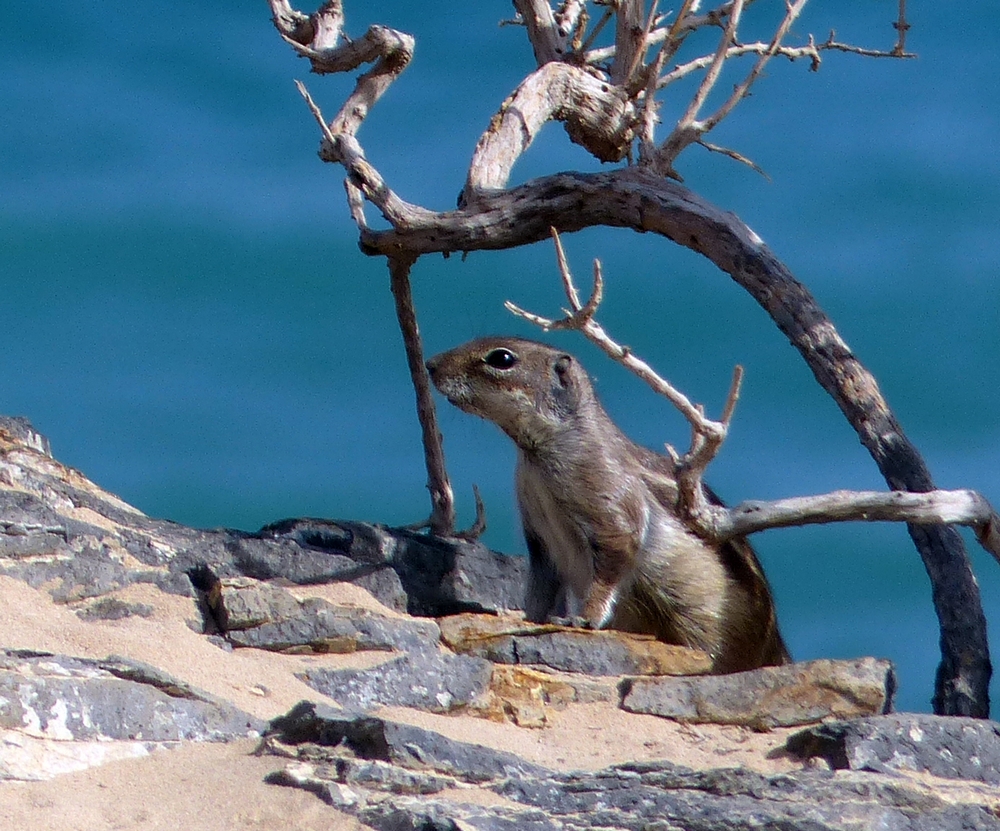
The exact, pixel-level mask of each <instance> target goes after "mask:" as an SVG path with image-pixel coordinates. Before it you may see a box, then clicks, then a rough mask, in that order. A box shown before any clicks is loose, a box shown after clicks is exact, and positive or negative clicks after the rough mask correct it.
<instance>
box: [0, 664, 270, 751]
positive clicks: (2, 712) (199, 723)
mask: <svg viewBox="0 0 1000 831" xmlns="http://www.w3.org/2000/svg"><path fill="white" fill-rule="evenodd" d="M172 692H173V693H175V694H171V693H172ZM176 693H179V694H176ZM263 728H264V724H263V723H262V722H261V721H260V720H258V719H256V718H254V717H252V716H250V715H248V714H247V713H244V712H242V711H240V710H237V709H236V708H235V707H232V706H231V705H229V704H226V703H223V702H219V701H215V700H212V699H211V697H210V696H208V695H207V694H201V695H199V694H198V693H197V692H195V691H193V690H191V688H190V687H187V686H186V685H184V684H182V683H181V682H178V681H176V680H173V679H170V678H169V676H167V675H166V674H165V673H162V672H160V671H158V670H155V669H153V668H149V667H145V666H144V665H142V664H135V663H132V662H128V661H124V660H121V659H118V660H114V659H112V660H109V661H106V662H102V661H90V660H83V659H79V658H71V657H68V656H65V655H37V654H32V653H27V654H26V653H20V654H19V653H17V652H5V653H0V729H11V730H20V731H23V732H25V733H26V734H27V735H30V736H35V737H39V738H46V739H54V740H61V741H75V740H93V739H97V740H135V741H148V742H169V741H181V740H187V741H228V740H230V739H232V738H235V737H242V736H247V735H252V734H254V733H259V732H261V731H262V730H263Z"/></svg>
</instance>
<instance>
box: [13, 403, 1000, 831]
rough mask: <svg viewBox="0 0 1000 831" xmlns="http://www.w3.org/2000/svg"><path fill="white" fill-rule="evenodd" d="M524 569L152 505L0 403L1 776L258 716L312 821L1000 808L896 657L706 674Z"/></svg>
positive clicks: (802, 818)
mask: <svg viewBox="0 0 1000 831" xmlns="http://www.w3.org/2000/svg"><path fill="white" fill-rule="evenodd" d="M523 576H524V575H523V561H522V560H521V559H520V558H518V557H508V556H505V555H502V554H497V553H495V552H492V551H489V550H488V549H486V548H484V547H483V546H480V545H477V544H474V543H469V542H464V541H459V540H441V539H435V538H431V537H428V536H425V535H422V534H418V533H414V532H411V531H406V530H400V529H391V528H385V527H382V526H378V525H370V524H365V523H359V522H341V521H337V522H333V521H328V520H315V519H296V520H286V521H282V522H277V523H274V524H272V525H269V526H267V527H265V528H262V529H261V530H260V531H258V532H255V533H247V532H242V531H234V530H226V529H215V530H196V529H192V528H186V527H183V526H180V525H177V524H175V523H171V522H166V521H162V520H154V519H151V518H149V517H147V516H145V515H144V514H142V513H141V512H140V511H138V510H137V509H135V508H133V507H131V506H130V505H127V504H126V503H124V502H122V501H121V500H120V499H118V498H116V497H115V496H113V495H112V494H109V493H107V492H106V491H103V490H102V489H101V488H99V487H98V486H97V485H95V484H94V483H92V482H90V481H89V480H88V479H86V477H84V476H83V475H82V474H80V473H79V472H77V471H75V470H73V469H71V468H68V467H66V466H64V465H62V464H60V463H59V462H58V461H56V460H55V459H54V458H53V457H52V455H51V451H50V448H49V443H48V441H47V440H46V439H45V438H44V437H42V436H41V435H39V434H38V433H37V432H36V431H35V430H34V429H33V428H32V427H31V425H30V424H29V423H28V422H26V421H25V420H23V419H9V418H0V603H2V611H0V780H2V781H0V791H2V789H10V788H18V787H22V788H23V787H27V785H26V784H25V783H30V782H46V783H52V782H55V781H57V780H58V779H60V778H61V777H64V776H73V775H81V772H86V771H90V770H96V769H97V767H98V766H102V765H106V764H109V765H124V766H128V765H132V766H135V765H138V764H140V762H141V760H142V759H144V758H146V757H150V756H151V754H155V753H156V751H161V750H163V751H171V752H173V753H176V754H178V756H180V755H181V754H180V753H178V749H179V748H191V747H194V746H196V745H197V743H204V746H209V744H210V743H214V744H218V743H236V746H241V745H239V742H246V741H248V740H250V741H251V742H252V743H253V745H254V748H255V750H254V751H253V752H254V753H255V758H257V759H261V758H263V759H265V760H270V764H269V765H268V768H269V770H270V772H268V773H266V774H265V775H264V780H265V781H266V782H268V783H270V785H269V787H270V791H267V792H268V793H273V794H274V795H275V798H276V799H277V797H278V795H279V794H281V793H282V792H284V789H283V788H282V787H280V786H284V787H285V788H288V787H291V788H295V789H300V790H302V791H305V792H308V793H309V794H313V795H315V796H311V797H309V798H310V799H313V800H314V802H315V804H316V805H317V806H320V807H321V808H322V810H323V811H325V812H326V813H325V814H324V815H323V816H322V817H321V819H320V821H321V822H322V823H324V824H325V827H331V828H348V827H350V828H357V827H371V828H378V829H387V830H388V829H459V828H463V829H484V831H485V829H574V828H581V829H582V828H615V829H662V831H667V830H668V829H682V828H683V829H730V828H733V829H735V828H748V827H760V828H771V827H774V828H782V829H788V830H789V831H794V830H795V829H803V830H804V829H809V830H810V831H813V830H814V829H848V828H850V829H867V828H872V829H875V828H880V829H881V828H886V829H925V828H926V829H928V830H929V829H951V828H955V829H959V828H961V829H980V828H981V829H986V828H1000V795H998V794H1000V792H998V791H997V785H1000V773H998V771H1000V727H998V725H997V724H996V723H994V722H988V721H976V720H970V719H959V718H938V717H935V716H930V715H924V714H906V713H893V712H892V697H893V691H894V685H895V681H894V676H893V672H892V667H891V665H890V664H889V663H888V662H887V661H883V660H877V659H874V658H860V659H858V660H856V661H811V662H807V663H801V664H795V665H792V666H789V667H781V668H770V669H763V670H757V671H754V672H746V673H737V674H734V675H728V676H712V675H708V674H706V673H707V670H708V661H707V658H706V656H705V655H703V654H701V653H698V652H696V651H693V650H687V649H682V648H679V647H670V646H666V645H664V644H660V643H658V642H656V641H653V640H650V639H646V638H638V637H632V636H626V635H622V634H619V633H613V632H585V631H579V630H572V629H566V628H563V627H558V626H535V625H530V624H526V623H525V622H524V621H523V619H522V618H521V617H520V616H519V615H518V614H517V611H516V610H517V606H518V598H519V596H520V592H521V584H522V581H523ZM171 749H173V750H171ZM230 758H237V757H230ZM231 763H232V764H236V763H235V762H231ZM128 769H129V770H133V771H134V770H137V768H128ZM122 770H125V768H122ZM222 773H224V771H222ZM161 784H162V787H163V788H171V787H174V788H177V787H179V785H178V783H173V784H172V783H170V782H169V781H164V782H162V783H161ZM7 793H8V795H16V794H17V793H18V792H17V791H12V790H8V791H7ZM2 802H3V799H0V803H2ZM220 802H221V800H220ZM36 803H37V800H36ZM36 803H33V804H36ZM39 810H40V809H39ZM0 815H2V816H6V815H5V814H3V813H2V811H0ZM12 816H13V815H12ZM33 816H34V815H32V814H30V811H29V813H28V814H24V815H18V817H17V818H18V819H19V820H20V821H21V822H24V821H26V820H25V818H27V821H29V822H30V821H31V819H32V817H33ZM241 817H244V814H238V815H236V814H234V815H224V814H220V815H219V816H217V817H216V818H215V819H214V820H213V822H215V823H217V824H218V823H221V824H223V825H227V824H231V823H233V822H236V821H238V820H240V818H241ZM304 817H305V814H304V813H301V809H300V814H299V815H292V816H287V817H285V818H284V825H280V824H279V825H278V826H275V827H287V828H296V827H303V826H302V822H304V821H305V819H304ZM244 818H245V817H244ZM117 821H118V822H120V821H121V813H120V812H119V813H118V815H117ZM345 823H348V824H345ZM244 824H245V823H244ZM88 827H104V826H88ZM107 827H111V826H110V825H108V826H107ZM310 827H312V826H310Z"/></svg>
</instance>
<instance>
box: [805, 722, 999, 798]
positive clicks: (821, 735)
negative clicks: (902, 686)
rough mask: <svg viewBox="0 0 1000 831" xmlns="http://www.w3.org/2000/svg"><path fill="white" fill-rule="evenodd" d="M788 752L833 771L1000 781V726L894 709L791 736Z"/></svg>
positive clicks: (992, 782) (993, 723)
mask: <svg viewBox="0 0 1000 831" xmlns="http://www.w3.org/2000/svg"><path fill="white" fill-rule="evenodd" d="M787 748H788V751H789V752H790V753H793V754H794V755H797V756H801V757H804V758H808V757H814V756H819V757H822V758H824V759H826V760H827V762H828V763H829V764H830V765H831V767H833V768H835V769H845V768H846V769H850V770H869V771H877V772H889V771H918V772H923V773H930V774H933V775H934V776H941V777H945V778H947V779H965V780H974V781H979V782H986V783H988V784H991V785H1000V724H998V723H997V722H995V721H983V720H980V719H972V718H960V717H956V716H932V715H929V714H925V713H894V714H891V715H885V716H878V717H873V718H861V719H853V720H851V721H837V722H830V723H827V724H821V725H818V726H816V727H811V728H809V729H807V730H803V731H801V732H799V733H796V734H794V735H793V736H790V737H789V739H788V742H787Z"/></svg>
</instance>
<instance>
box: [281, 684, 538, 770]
mask: <svg viewBox="0 0 1000 831" xmlns="http://www.w3.org/2000/svg"><path fill="white" fill-rule="evenodd" d="M268 736H269V737H272V738H276V739H278V740H279V741H280V742H282V743H283V744H286V745H305V746H315V747H319V748H343V749H346V750H348V751H350V752H351V753H352V754H353V755H354V756H356V757H357V758H359V759H369V760H379V761H384V762H391V763H393V764H396V765H400V766H402V767H404V768H407V769H416V770H435V771H438V772H440V773H443V774H446V775H448V776H454V777H455V778H457V779H460V780H462V781H465V782H475V783H479V782H487V781H491V780H494V779H501V778H505V777H508V776H540V775H543V774H546V773H548V771H546V770H545V768H542V767H539V766H538V765H534V764H531V763H530V762H526V761H525V760H524V759H521V758H520V757H518V756H515V755H514V754H512V753H505V752H503V751H500V750H492V749H490V748H487V747H482V746H480V745H476V744H469V743H467V742H459V741H455V740H454V739H449V738H448V737H446V736H443V735H441V734H440V733H436V732H434V731H433V730H425V729H423V728H421V727H414V726H413V725H410V724H402V723H400V722H394V721H389V720H386V719H382V718H378V717H376V716H369V715H363V714H358V713H350V712H345V711H343V710H335V709H333V708H331V707H328V706H326V705H323V704H316V703H314V702H311V701H301V702H299V703H298V704H296V705H295V707H293V708H292V709H291V710H290V711H289V712H288V713H287V714H285V715H283V716H279V717H278V718H276V719H273V720H272V721H271V724H270V727H269V729H268Z"/></svg>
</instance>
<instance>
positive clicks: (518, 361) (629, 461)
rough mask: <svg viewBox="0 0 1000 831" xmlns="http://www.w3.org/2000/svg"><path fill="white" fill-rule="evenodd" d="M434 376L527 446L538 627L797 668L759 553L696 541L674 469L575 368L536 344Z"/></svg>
mask: <svg viewBox="0 0 1000 831" xmlns="http://www.w3.org/2000/svg"><path fill="white" fill-rule="evenodd" d="M427 369H428V371H429V372H430V375H431V379H432V381H433V382H434V384H435V386H437V388H438V389H439V390H440V391H441V392H442V393H444V395H445V396H446V397H447V398H448V400H449V401H451V403H452V404H454V405H455V406H457V407H459V408H460V409H462V410H464V411H465V412H468V413H472V414H473V415H478V416H480V417H482V418H485V419H488V420H490V421H493V422H495V423H496V424H497V425H498V426H499V427H500V428H501V429H502V430H503V431H504V432H505V433H507V435H508V436H510V437H511V439H513V440H514V443H515V444H516V445H517V447H518V451H519V452H518V462H517V473H516V482H517V497H518V504H519V506H520V510H521V519H522V523H523V525H524V533H525V538H526V540H527V543H528V553H529V558H530V577H529V583H528V590H527V596H526V600H525V612H526V615H527V617H528V619H529V620H532V621H537V622H541V621H545V620H548V619H549V618H550V617H551V616H554V615H555V616H564V615H567V614H568V615H570V616H572V617H575V616H582V618H583V619H584V622H585V623H586V624H588V625H591V626H595V627H598V628H603V627H606V626H609V627H611V628H615V629H621V630H624V631H628V632H640V633H648V634H652V635H655V636H656V637H657V638H659V639H660V640H662V641H665V642H667V643H675V644H683V645H686V646H693V647H697V648H699V649H703V650H705V651H706V652H708V653H709V654H710V655H711V656H712V658H713V665H714V668H715V670H716V671H717V672H734V671H738V670H744V669H752V668H755V667H759V666H766V665H777V664H783V663H787V662H788V661H789V660H790V659H789V657H788V651H787V650H786V649H785V645H784V643H783V641H782V639H781V634H780V633H779V631H778V625H777V620H776V618H775V614H774V604H773V602H772V600H771V591H770V588H769V587H768V584H767V580H766V578H765V577H764V573H763V571H762V570H761V567H760V563H759V562H758V561H757V557H756V555H755V554H754V552H753V549H752V548H751V547H750V544H749V543H748V542H747V541H746V540H745V539H743V538H739V539H735V540H732V541H730V542H728V543H726V544H724V545H722V546H719V547H712V546H710V545H708V544H707V543H706V542H705V541H704V540H702V539H701V538H699V537H697V536H695V535H694V534H693V533H691V532H690V531H689V530H688V529H687V527H686V526H685V525H684V524H683V523H682V522H681V521H680V520H679V519H678V517H677V515H676V509H675V505H676V499H677V484H676V480H675V477H674V465H673V462H672V461H671V460H670V459H669V458H668V457H666V456H661V455H658V454H656V453H653V452H652V451H650V450H647V449H645V448H643V447H640V446H639V445H636V444H634V443H633V442H632V441H630V440H629V439H628V437H626V436H625V435H624V434H623V433H622V432H621V431H620V430H619V429H618V428H617V427H616V426H615V424H614V423H613V422H612V421H611V419H610V417H609V416H608V414H607V413H606V412H605V411H604V408H603V407H601V405H600V402H599V401H598V400H597V397H596V395H595V394H594V390H593V387H592V386H591V383H590V379H589V378H588V376H587V373H586V372H585V371H584V370H583V368H582V367H581V366H580V364H579V363H578V362H577V361H576V359H575V358H573V357H572V356H571V355H568V354H566V353H565V352H561V351H559V350H556V349H553V348H551V347H549V346H546V345H545V344H541V343H536V342H535V341H530V340H523V339H520V338H480V339H478V340H474V341H471V342H469V343H467V344H464V345H463V346H459V347H457V348H455V349H452V350H450V351H449V352H444V353H442V354H440V355H437V356H435V357H433V358H431V359H430V360H429V361H428V362H427ZM709 496H710V497H711V498H712V499H714V498H715V497H714V496H713V495H712V494H711V493H709Z"/></svg>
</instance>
